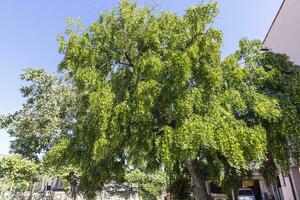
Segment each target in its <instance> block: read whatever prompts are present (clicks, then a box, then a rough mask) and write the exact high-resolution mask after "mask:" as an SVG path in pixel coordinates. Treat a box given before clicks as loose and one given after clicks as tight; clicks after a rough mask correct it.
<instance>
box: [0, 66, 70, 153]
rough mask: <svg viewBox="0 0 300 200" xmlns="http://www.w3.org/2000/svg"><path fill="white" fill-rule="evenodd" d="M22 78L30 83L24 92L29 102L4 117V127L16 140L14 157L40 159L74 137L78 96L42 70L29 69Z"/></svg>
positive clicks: (2, 124)
mask: <svg viewBox="0 0 300 200" xmlns="http://www.w3.org/2000/svg"><path fill="white" fill-rule="evenodd" d="M20 78H21V80H25V81H28V82H30V84H27V85H26V86H23V87H22V88H21V93H22V96H23V97H24V98H25V99H26V101H25V103H23V106H22V109H21V110H19V111H17V112H15V113H14V114H10V115H7V116H2V120H1V121H0V123H1V127H2V128H6V129H7V131H8V133H9V134H10V136H12V137H14V138H15V140H14V141H13V142H12V151H13V152H14V153H20V154H22V155H23V156H26V157H29V158H30V157H37V155H38V154H39V153H41V152H44V151H47V150H49V149H50V148H51V147H52V145H53V144H55V143H56V142H57V141H58V140H59V138H60V137H61V136H63V135H68V134H69V133H70V131H71V127H72V123H73V121H74V118H73V112H72V110H71V109H73V108H74V105H73V102H74V95H73V93H72V90H71V89H70V86H69V84H67V83H64V82H63V81H62V80H61V79H59V78H57V77H54V76H50V75H48V74H47V73H46V72H45V71H44V70H42V69H33V68H28V69H26V70H24V73H23V74H22V75H21V76H20Z"/></svg>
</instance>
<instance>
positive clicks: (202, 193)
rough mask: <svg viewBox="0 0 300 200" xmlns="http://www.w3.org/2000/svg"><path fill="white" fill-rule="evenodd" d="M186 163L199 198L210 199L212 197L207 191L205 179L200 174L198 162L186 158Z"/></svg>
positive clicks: (199, 199)
mask: <svg viewBox="0 0 300 200" xmlns="http://www.w3.org/2000/svg"><path fill="white" fill-rule="evenodd" d="M184 164H185V167H186V168H187V170H188V171H189V174H190V175H191V177H192V180H193V182H194V195H195V196H196V198H197V200H210V199H211V198H210V196H209V195H208V193H207V189H206V183H205V179H204V178H203V177H201V175H200V174H199V171H198V170H197V167H196V164H195V163H194V162H193V161H189V160H186V161H185V163H184Z"/></svg>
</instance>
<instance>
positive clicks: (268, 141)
mask: <svg viewBox="0 0 300 200" xmlns="http://www.w3.org/2000/svg"><path fill="white" fill-rule="evenodd" d="M218 12H219V11H218V6H217V4H216V3H209V4H203V5H197V6H194V7H191V8H189V9H188V10H187V11H186V13H185V14H184V15H183V16H179V15H176V14H173V13H170V12H164V11H158V10H153V9H152V8H151V7H145V8H141V7H139V6H138V5H137V4H136V3H132V2H130V1H129V0H122V1H120V3H119V7H118V8H117V9H114V10H112V11H110V12H102V13H101V14H100V16H99V19H98V20H97V21H96V22H94V23H92V24H91V25H90V26H88V27H87V28H85V29H82V28H81V26H78V25H76V23H75V24H70V26H69V27H68V28H67V31H66V35H65V36H59V39H58V40H59V44H60V48H59V51H60V53H61V54H63V56H64V57H63V60H62V62H61V63H60V65H59V71H60V72H61V74H63V77H60V78H59V77H52V76H49V75H47V74H45V72H44V71H43V70H36V69H28V70H27V71H26V73H25V74H24V75H23V76H22V78H23V79H25V80H28V81H32V82H33V83H32V85H29V86H26V87H24V88H22V90H21V91H22V93H23V95H24V97H26V98H27V101H26V102H25V104H24V105H23V109H22V110H20V111H19V112H17V113H15V114H14V115H11V116H8V117H5V118H4V120H3V123H2V126H4V127H6V128H8V130H9V132H10V133H11V135H12V136H14V137H16V141H15V142H14V143H13V146H12V147H13V150H14V151H15V152H19V153H22V154H23V155H26V156H33V155H36V154H38V153H40V152H43V151H46V154H45V162H48V163H50V164H51V163H52V164H54V165H66V164H71V165H74V166H76V167H78V168H79V170H80V173H81V182H80V187H81V189H82V190H83V191H85V192H86V194H87V196H89V197H93V195H94V194H95V191H96V190H97V189H99V187H100V186H101V185H103V184H104V183H107V182H109V181H121V182H122V181H125V180H126V179H127V180H128V179H130V180H134V178H135V177H132V176H130V175H128V173H129V174H130V173H133V172H132V169H135V170H137V171H134V173H136V174H139V175H140V176H139V177H136V179H135V180H136V181H141V180H144V179H143V178H144V177H147V175H145V174H143V173H149V174H150V175H149V177H153V174H156V173H158V172H161V171H164V172H165V173H166V174H167V175H169V177H173V179H170V180H169V181H170V182H172V181H173V183H176V180H187V181H189V180H191V179H192V181H193V183H194V194H195V195H196V196H197V198H198V199H208V195H207V193H206V189H205V182H206V181H213V182H217V183H218V184H220V185H222V186H223V187H224V188H225V189H226V187H234V183H238V182H236V181H233V180H238V179H239V177H241V176H242V175H244V174H246V173H248V172H249V170H250V165H251V164H253V163H262V162H263V161H266V160H267V159H266V158H267V157H268V158H269V155H272V157H273V158H274V159H276V161H277V162H278V163H279V165H280V166H289V164H290V162H289V158H291V157H292V158H293V159H294V160H295V161H297V162H298V160H299V141H300V140H299V123H298V120H299V113H298V112H299V94H300V93H299V88H300V87H299V83H300V82H299V70H298V69H296V67H295V66H294V65H293V64H292V63H291V62H289V61H288V59H287V57H285V56H283V55H276V54H272V53H265V54H263V53H261V52H260V47H261V44H260V42H259V41H248V40H246V39H243V40H241V42H240V48H239V50H238V51H236V52H235V53H233V54H232V55H230V56H228V57H226V58H225V59H222V57H221V48H222V33H221V31H219V30H217V29H215V28H213V26H212V23H213V21H214V19H215V17H216V16H217V15H218ZM293 138H296V139H294V140H293ZM290 147H291V148H290ZM137 172H139V173H137ZM186 177H188V178H186ZM150 179H151V178H150ZM150 179H149V180H150ZM152 180H156V179H155V177H154V178H153V179H152ZM160 181H161V180H160ZM150 182H151V181H150ZM161 183H162V182H161ZM147 184H148V183H147V181H146V182H144V187H145V188H147V187H148V186H147ZM161 185H163V184H161ZM170 185H172V183H171V184H170ZM161 187H163V186H161ZM148 189H149V188H148ZM150 189H153V188H150ZM156 191H159V190H157V188H155V192H154V193H151V192H150V194H151V195H152V194H157V192H156Z"/></svg>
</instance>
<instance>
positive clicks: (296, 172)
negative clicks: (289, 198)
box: [291, 167, 300, 199]
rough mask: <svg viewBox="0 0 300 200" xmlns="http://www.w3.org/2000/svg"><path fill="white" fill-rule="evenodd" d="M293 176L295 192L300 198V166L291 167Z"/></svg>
mask: <svg viewBox="0 0 300 200" xmlns="http://www.w3.org/2000/svg"><path fill="white" fill-rule="evenodd" d="M291 175H292V176H291V177H292V179H293V184H294V187H295V193H297V194H296V195H297V198H298V199H300V168H299V167H292V168H291Z"/></svg>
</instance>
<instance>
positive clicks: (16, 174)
mask: <svg viewBox="0 0 300 200" xmlns="http://www.w3.org/2000/svg"><path fill="white" fill-rule="evenodd" d="M0 176H1V177H3V178H4V179H6V180H8V181H9V182H10V183H11V184H12V186H13V188H12V189H13V191H14V192H15V193H16V192H20V193H23V192H25V191H26V190H28V189H29V190H30V195H29V198H28V199H31V197H32V192H33V191H32V189H33V188H32V187H33V181H34V180H35V179H37V178H38V177H39V176H40V165H39V164H37V163H35V162H33V161H30V160H28V159H25V158H22V157H21V156H20V155H18V154H15V155H12V156H7V157H4V158H3V159H2V160H1V161H0Z"/></svg>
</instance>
